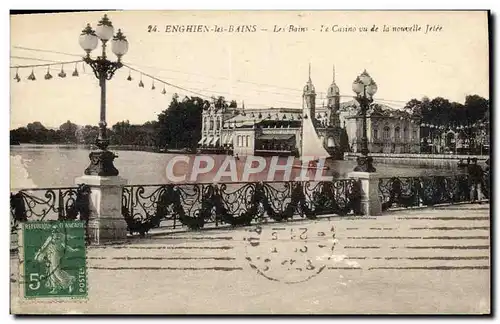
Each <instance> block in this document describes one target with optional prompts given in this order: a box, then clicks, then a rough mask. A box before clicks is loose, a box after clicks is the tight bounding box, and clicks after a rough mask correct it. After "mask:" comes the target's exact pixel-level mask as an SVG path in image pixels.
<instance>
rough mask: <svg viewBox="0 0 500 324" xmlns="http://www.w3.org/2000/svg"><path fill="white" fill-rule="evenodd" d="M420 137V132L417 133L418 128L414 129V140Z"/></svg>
mask: <svg viewBox="0 0 500 324" xmlns="http://www.w3.org/2000/svg"><path fill="white" fill-rule="evenodd" d="M417 139H418V133H417V130H416V129H414V130H413V140H414V141H416V140H417Z"/></svg>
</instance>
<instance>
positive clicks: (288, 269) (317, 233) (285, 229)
mask: <svg viewBox="0 0 500 324" xmlns="http://www.w3.org/2000/svg"><path fill="white" fill-rule="evenodd" d="M246 232H247V233H246V236H245V241H246V245H245V249H246V256H245V258H246V260H247V261H248V263H249V265H250V267H251V268H252V269H254V270H256V271H257V273H258V274H259V275H261V276H263V277H264V278H266V279H268V280H271V281H279V282H283V283H287V284H294V283H300V282H305V281H308V280H310V279H312V278H314V277H316V276H317V275H319V274H320V273H322V272H323V271H324V270H325V269H326V268H327V265H328V263H329V262H330V260H331V259H332V256H333V252H334V250H335V245H336V244H337V239H336V232H335V226H334V225H333V223H331V222H318V223H315V224H313V225H311V224H308V225H305V224H298V225H292V224H287V225H286V226H285V225H283V224H273V225H270V226H254V227H252V228H249V229H247V230H246Z"/></svg>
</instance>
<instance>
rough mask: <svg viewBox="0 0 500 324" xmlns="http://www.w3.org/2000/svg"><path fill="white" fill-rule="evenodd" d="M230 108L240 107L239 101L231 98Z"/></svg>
mask: <svg viewBox="0 0 500 324" xmlns="http://www.w3.org/2000/svg"><path fill="white" fill-rule="evenodd" d="M229 108H238V103H237V102H236V100H231V103H230V104H229Z"/></svg>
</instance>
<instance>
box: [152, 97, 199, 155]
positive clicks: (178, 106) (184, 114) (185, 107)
mask: <svg viewBox="0 0 500 324" xmlns="http://www.w3.org/2000/svg"><path fill="white" fill-rule="evenodd" d="M203 103H204V100H203V99H201V98H198V97H188V98H187V99H186V100H183V101H182V102H179V101H178V100H176V99H175V98H172V102H171V103H170V105H169V107H168V109H167V110H164V111H163V112H161V113H160V114H159V115H158V124H157V127H156V130H157V137H156V141H155V142H156V143H157V145H158V146H160V147H169V148H185V147H189V148H195V147H196V146H197V144H198V140H199V139H200V137H201V121H202V118H201V115H202V110H203Z"/></svg>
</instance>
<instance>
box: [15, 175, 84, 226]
mask: <svg viewBox="0 0 500 324" xmlns="http://www.w3.org/2000/svg"><path fill="white" fill-rule="evenodd" d="M89 195H90V187H89V186H87V185H84V184H82V185H79V186H78V187H61V188H36V189H22V190H19V191H18V192H16V193H11V194H10V216H11V233H15V232H16V231H17V230H18V229H19V224H20V223H22V222H27V221H42V220H59V221H69V220H84V221H87V222H88V219H89V214H90V210H89V198H90V197H89Z"/></svg>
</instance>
